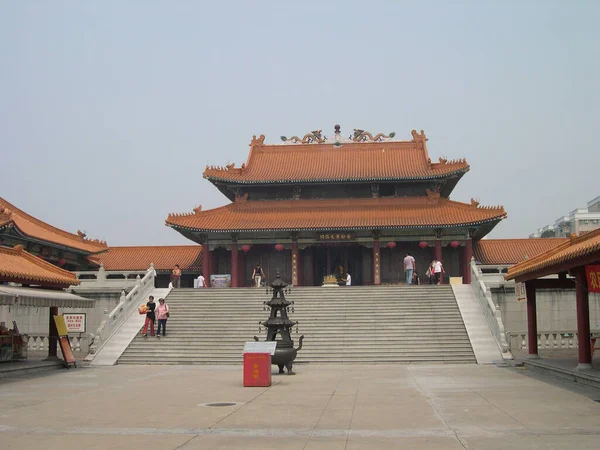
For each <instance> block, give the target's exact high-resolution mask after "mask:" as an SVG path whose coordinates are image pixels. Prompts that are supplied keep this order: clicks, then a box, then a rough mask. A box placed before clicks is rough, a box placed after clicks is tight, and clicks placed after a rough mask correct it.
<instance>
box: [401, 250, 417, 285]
mask: <svg viewBox="0 0 600 450" xmlns="http://www.w3.org/2000/svg"><path fill="white" fill-rule="evenodd" d="M414 270H415V258H413V257H412V255H411V254H410V253H407V254H406V257H405V258H404V272H406V284H408V285H409V286H410V285H411V284H412V279H413V271H414Z"/></svg>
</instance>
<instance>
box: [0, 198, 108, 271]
mask: <svg viewBox="0 0 600 450" xmlns="http://www.w3.org/2000/svg"><path fill="white" fill-rule="evenodd" d="M16 245H21V246H23V248H24V249H25V251H27V252H28V253H30V254H32V255H34V256H37V257H38V258H41V259H43V260H44V261H47V262H50V263H52V264H54V265H56V266H58V267H61V268H63V269H65V270H70V271H76V270H93V269H97V268H98V265H97V264H95V263H94V262H93V260H91V259H89V257H90V256H92V255H96V254H98V253H102V252H105V251H106V250H107V249H108V246H107V245H106V242H103V241H100V240H98V239H88V238H86V236H85V233H83V232H81V231H77V234H73V233H69V232H67V231H64V230H61V229H59V228H56V227H53V226H52V225H49V224H47V223H45V222H43V221H41V220H39V219H37V218H35V217H33V216H30V215H29V214H27V213H26V212H24V211H22V210H20V209H19V208H17V207H16V206H14V205H12V204H11V203H9V202H7V201H6V200H4V199H3V198H0V246H4V247H14V246H16Z"/></svg>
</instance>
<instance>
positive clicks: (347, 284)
mask: <svg viewBox="0 0 600 450" xmlns="http://www.w3.org/2000/svg"><path fill="white" fill-rule="evenodd" d="M346 286H352V277H351V276H350V272H346Z"/></svg>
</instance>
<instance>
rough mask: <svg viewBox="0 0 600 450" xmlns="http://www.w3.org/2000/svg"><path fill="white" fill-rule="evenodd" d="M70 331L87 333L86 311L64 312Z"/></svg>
mask: <svg viewBox="0 0 600 450" xmlns="http://www.w3.org/2000/svg"><path fill="white" fill-rule="evenodd" d="M63 317H64V318H65V324H66V325H67V331H68V332H69V333H85V313H76V314H63Z"/></svg>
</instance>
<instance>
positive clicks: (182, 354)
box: [118, 285, 476, 364]
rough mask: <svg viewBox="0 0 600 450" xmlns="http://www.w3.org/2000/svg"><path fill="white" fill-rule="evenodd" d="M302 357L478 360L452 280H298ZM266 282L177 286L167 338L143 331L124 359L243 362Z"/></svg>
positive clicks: (295, 293) (295, 296)
mask: <svg viewBox="0 0 600 450" xmlns="http://www.w3.org/2000/svg"><path fill="white" fill-rule="evenodd" d="M286 298H287V299H288V300H290V301H294V302H295V304H294V305H293V306H294V309H295V312H294V313H290V319H292V320H297V321H299V333H296V332H295V331H294V333H293V334H292V338H293V339H294V343H295V346H297V345H298V337H299V336H300V335H302V334H304V335H305V338H304V346H303V348H302V350H301V351H300V352H299V354H298V358H297V359H296V362H297V363H337V364H340V363H342V364H344V363H345V364H351V363H360V364H365V363H476V359H475V355H474V353H473V349H472V347H471V343H470V341H469V337H468V335H467V332H466V330H465V326H464V323H463V320H462V317H461V314H460V311H459V309H458V306H457V303H456V299H455V297H454V294H453V292H452V289H451V287H450V286H429V285H426V286H352V287H339V288H338V287H330V288H322V287H298V288H294V289H293V290H292V293H291V294H289V295H286ZM268 299H270V296H268V295H267V294H266V292H265V289H251V288H241V289H223V290H216V289H174V290H172V291H171V293H170V294H169V295H168V297H167V299H166V300H167V303H168V305H169V308H170V311H171V314H170V318H169V320H168V323H167V336H166V337H165V338H162V337H161V338H156V337H150V336H149V335H148V337H147V338H144V337H142V336H141V335H139V334H138V336H136V338H135V339H134V340H133V341H132V342H131V344H130V345H129V346H128V347H127V349H126V350H125V352H124V353H123V354H122V355H121V357H120V358H119V359H118V364H240V363H241V362H242V348H243V346H244V342H246V341H251V340H252V337H253V336H258V337H259V338H260V339H261V340H263V339H264V337H265V335H266V332H265V331H264V329H263V331H262V332H260V333H259V329H258V328H259V321H263V320H265V319H266V318H267V317H268V314H269V311H265V310H263V302H264V301H267V300H268Z"/></svg>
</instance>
